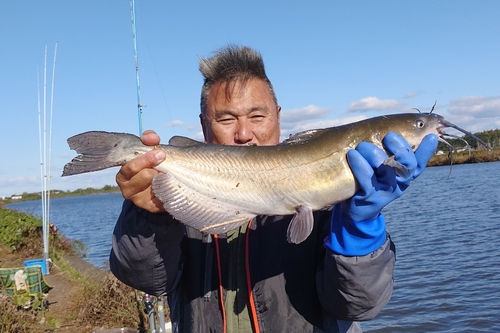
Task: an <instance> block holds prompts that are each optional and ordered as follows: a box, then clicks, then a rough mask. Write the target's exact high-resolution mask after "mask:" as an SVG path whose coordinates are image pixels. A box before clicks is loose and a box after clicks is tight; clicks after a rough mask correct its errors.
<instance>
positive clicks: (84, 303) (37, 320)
mask: <svg viewBox="0 0 500 333" xmlns="http://www.w3.org/2000/svg"><path fill="white" fill-rule="evenodd" d="M50 242H51V244H50V246H49V251H50V258H51V260H52V261H53V262H54V265H55V266H56V267H57V271H58V272H59V273H57V274H52V273H51V275H53V276H54V275H57V276H59V279H62V280H61V281H62V282H63V283H62V284H63V285H62V286H60V287H59V292H60V293H63V294H64V292H65V290H64V288H67V289H68V297H63V298H62V299H60V300H59V301H58V302H67V304H65V303H63V304H59V307H61V306H63V305H64V306H63V309H64V311H60V312H54V311H51V306H49V308H48V310H47V311H46V313H45V314H44V316H42V312H41V311H40V309H30V310H24V309H23V308H22V307H19V306H17V305H16V304H14V302H13V300H12V299H11V297H8V296H7V295H5V294H3V293H2V292H1V290H0V332H12V333H23V332H92V331H93V330H95V329H96V328H102V327H104V328H112V327H130V328H134V329H137V330H138V331H140V332H146V330H147V329H146V328H148V327H149V323H148V318H147V316H146V315H145V313H144V310H143V305H142V302H141V298H142V293H141V292H139V291H137V290H134V289H133V288H130V287H128V286H126V285H125V284H123V283H121V282H120V281H118V280H117V279H116V278H115V277H114V276H113V275H112V274H111V273H110V272H109V271H104V270H98V272H99V274H94V276H88V275H85V274H82V272H80V271H79V270H77V269H75V268H74V267H72V266H71V263H70V262H69V261H68V260H66V258H68V257H69V256H74V255H79V256H81V255H83V253H82V246H81V244H80V243H78V242H70V241H68V240H67V239H66V238H65V237H64V236H63V235H56V236H51V240H50ZM0 250H1V251H2V252H1V253H2V255H1V256H0V258H1V259H0V267H1V266H4V267H9V266H6V264H7V265H8V264H9V261H8V258H10V262H16V263H17V262H22V261H19V260H21V259H22V258H30V257H34V256H38V257H40V255H41V253H42V251H43V241H42V222H41V220H40V219H39V218H37V217H34V216H31V215H29V214H24V213H19V212H15V211H11V210H8V209H4V208H1V207H0ZM6 258H7V259H6ZM20 258H21V259H20ZM6 260H7V261H6ZM13 260H14V261H13ZM92 268H93V269H95V268H94V267H92ZM91 275H92V274H91ZM52 286H53V287H54V289H53V290H52V291H51V292H49V300H50V295H51V293H52V292H54V291H55V290H56V288H58V286H57V285H55V286H54V285H52ZM60 288H63V289H62V290H61V289H60Z"/></svg>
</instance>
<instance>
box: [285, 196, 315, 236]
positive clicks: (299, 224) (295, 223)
mask: <svg viewBox="0 0 500 333" xmlns="http://www.w3.org/2000/svg"><path fill="white" fill-rule="evenodd" d="M295 210H296V213H295V215H294V216H293V218H292V220H291V221H290V224H289V225H288V230H287V235H286V238H287V240H288V243H294V244H299V243H302V242H303V241H305V240H306V238H307V237H309V235H310V234H311V231H312V229H313V226H314V215H313V210H312V209H311V207H309V206H306V205H302V206H300V207H297V208H296V209H295Z"/></svg>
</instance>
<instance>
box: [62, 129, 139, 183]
mask: <svg viewBox="0 0 500 333" xmlns="http://www.w3.org/2000/svg"><path fill="white" fill-rule="evenodd" d="M68 144H69V147H70V149H72V150H74V151H76V152H77V153H78V154H79V155H78V156H76V157H75V158H73V160H72V161H71V162H69V163H67V164H66V165H65V166H64V170H63V173H62V176H63V177H64V176H71V175H77V174H80V173H85V172H92V171H98V170H103V169H107V168H111V167H115V166H121V165H124V164H125V163H127V162H129V161H130V160H131V159H132V158H133V157H135V156H136V155H137V153H138V152H137V148H138V147H141V146H143V147H145V146H144V145H143V144H142V143H141V140H140V139H139V138H138V137H137V136H135V135H132V134H127V133H111V132H102V131H92V132H85V133H81V134H77V135H75V136H72V137H70V138H69V139H68ZM134 148H136V151H132V154H130V150H131V149H134ZM139 150H140V149H139ZM143 152H144V151H141V153H143ZM128 155H132V156H128Z"/></svg>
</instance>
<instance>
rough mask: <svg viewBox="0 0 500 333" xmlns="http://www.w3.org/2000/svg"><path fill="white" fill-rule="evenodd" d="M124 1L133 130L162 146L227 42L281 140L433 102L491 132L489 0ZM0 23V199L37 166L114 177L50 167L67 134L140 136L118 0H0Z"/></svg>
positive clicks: (192, 128) (25, 182)
mask: <svg viewBox="0 0 500 333" xmlns="http://www.w3.org/2000/svg"><path fill="white" fill-rule="evenodd" d="M135 9H136V29H137V34H136V41H137V50H138V59H139V62H138V63H139V74H140V87H141V97H142V104H143V105H144V108H143V126H144V129H153V130H155V131H156V132H157V133H158V134H159V135H160V137H161V138H162V142H165V143H166V142H168V139H169V138H170V137H172V136H174V135H183V136H187V137H190V138H194V139H197V140H202V133H201V126H200V125H199V118H198V115H199V97H200V89H201V85H202V78H201V74H200V73H199V71H198V61H199V57H209V56H210V55H211V54H213V51H215V50H217V49H220V48H221V47H224V46H226V45H228V44H237V45H248V46H250V47H253V48H255V49H257V50H258V51H259V52H261V54H262V56H263V58H264V61H265V65H266V70H267V74H268V76H269V78H270V80H271V81H272V82H273V85H274V88H275V91H276V94H277V97H278V103H279V104H280V105H281V107H282V115H281V124H282V136H283V137H286V136H288V134H290V133H296V132H299V131H302V130H306V129H313V128H324V127H331V126H336V125H340V124H344V123H348V122H353V121H357V120H361V119H365V118H370V117H374V116H379V115H384V114H390V113H398V112H413V111H414V110H413V111H412V108H418V109H419V110H422V111H429V110H430V108H431V107H432V105H433V104H434V102H436V101H437V105H436V108H435V112H436V113H439V114H441V115H443V116H445V118H446V119H447V120H448V121H451V122H453V123H455V124H456V125H458V126H460V127H462V128H465V129H467V130H469V131H471V132H474V133H475V132H479V131H483V130H489V129H497V128H500V60H498V59H500V42H499V37H498V36H500V21H499V20H498V13H499V12H500V2H499V1H496V0H483V1H473V0H469V1H461V0H442V1H434V0H419V1H396V0H394V1H385V0H381V1H333V0H332V1H326V0H324V1H284V0H273V1H263V0H256V1H238V0H237V1H223V0H213V1H166V0H163V1H160V0H148V1H145V0H135ZM0 30H1V31H2V34H1V35H0V40H1V45H2V46H1V51H0V114H1V118H0V124H1V129H0V198H1V197H2V196H6V197H8V196H11V195H13V194H22V193H23V192H28V193H32V192H38V191H40V190H41V178H42V176H45V175H47V177H50V178H47V179H50V182H49V186H50V188H51V189H59V190H65V191H67V190H76V189H78V188H87V187H94V188H101V187H103V186H104V185H116V183H115V180H114V177H115V175H116V173H117V172H118V169H117V168H113V169H109V170H104V171H99V172H94V173H88V174H83V175H76V176H70V177H61V176H60V175H61V173H62V169H63V167H64V165H65V164H66V163H67V162H69V161H70V160H71V159H72V158H73V157H74V156H75V155H76V153H75V152H74V151H71V150H70V149H69V147H68V145H67V142H66V139H67V138H69V137H71V136H73V135H75V134H78V133H81V132H85V131H93V130H102V131H113V132H128V133H133V134H138V132H139V126H138V117H137V104H138V102H137V86H136V70H135V59H134V44H133V40H134V39H133V34H132V23H131V11H130V2H129V1H125V0H121V1H97V0H92V1H75V0H73V1H68V0H52V1H35V0H31V1H28V0H20V1H13V0H10V1H9V0H1V1H0ZM56 45H57V50H56ZM46 49H47V52H46V51H45V50H46ZM45 54H46V59H47V60H46V61H45ZM55 55H56V61H55V68H54V56H55ZM44 73H46V75H44ZM53 73H55V75H52V74H53ZM44 76H45V77H46V79H45V80H44ZM52 86H53V87H54V89H52ZM44 110H45V112H44ZM51 114H52V122H51V123H52V125H50V121H49V120H50V115H51ZM44 115H45V119H46V120H45V123H46V126H45V130H44V126H43V123H44ZM39 119H41V122H40V121H39ZM40 123H41V124H42V126H41V127H42V131H41V132H42V136H40V130H39V129H40ZM44 133H45V137H46V142H47V144H46V145H45V147H46V153H47V155H49V156H50V158H47V159H46V160H45V163H42V162H43V159H41V153H40V147H41V144H40V137H42V138H43V137H44V135H43V134H44ZM42 142H43V140H42ZM49 143H51V144H49ZM42 146H43V145H42ZM49 152H50V154H49ZM49 162H50V163H49ZM42 166H45V167H46V168H47V172H43V171H41V167H42Z"/></svg>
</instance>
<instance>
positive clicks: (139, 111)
mask: <svg viewBox="0 0 500 333" xmlns="http://www.w3.org/2000/svg"><path fill="white" fill-rule="evenodd" d="M130 16H131V18H132V38H133V40H134V58H135V78H136V84H137V117H138V120H139V136H141V134H142V131H143V130H142V99H141V84H140V80H139V56H138V53H137V38H136V36H137V30H136V28H135V1H134V0H130Z"/></svg>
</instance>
